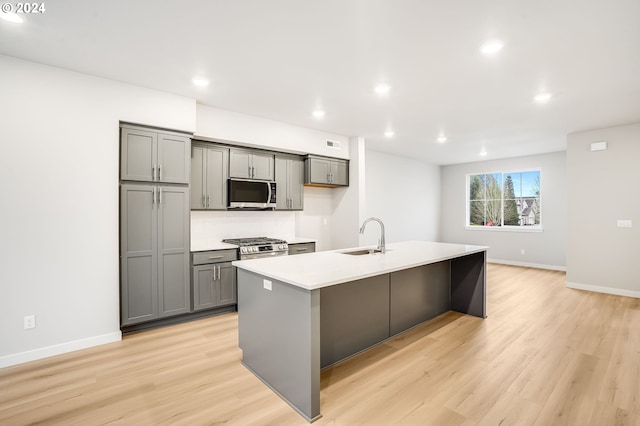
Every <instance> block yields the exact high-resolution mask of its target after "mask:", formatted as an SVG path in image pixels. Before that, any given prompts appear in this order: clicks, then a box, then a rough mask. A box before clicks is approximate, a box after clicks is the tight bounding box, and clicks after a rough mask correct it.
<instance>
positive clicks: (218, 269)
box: [218, 265, 220, 280]
mask: <svg viewBox="0 0 640 426" xmlns="http://www.w3.org/2000/svg"><path fill="white" fill-rule="evenodd" d="M218 280H220V265H218Z"/></svg>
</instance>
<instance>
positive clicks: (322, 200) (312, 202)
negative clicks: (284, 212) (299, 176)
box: [295, 186, 334, 251]
mask: <svg viewBox="0 0 640 426" xmlns="http://www.w3.org/2000/svg"><path fill="white" fill-rule="evenodd" d="M333 191H334V190H333V189H330V188H317V187H313V186H305V187H304V210H303V211H301V212H296V213H295V235H296V236H298V237H307V238H313V239H314V240H316V250H317V251H323V250H332V249H333V248H334V244H333V241H332V239H331V236H332V232H331V229H332V225H333V195H334V192H333Z"/></svg>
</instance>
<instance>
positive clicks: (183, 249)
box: [120, 183, 191, 325]
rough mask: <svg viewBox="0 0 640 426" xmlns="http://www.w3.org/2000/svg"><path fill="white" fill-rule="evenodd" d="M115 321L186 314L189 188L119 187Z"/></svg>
mask: <svg viewBox="0 0 640 426" xmlns="http://www.w3.org/2000/svg"><path fill="white" fill-rule="evenodd" d="M120 205H121V209H120V211H121V213H120V214H121V217H120V245H121V248H120V261H121V268H120V271H121V277H120V285H121V291H120V295H121V324H122V325H132V324H138V323H141V322H145V321H150V320H153V319H157V318H162V317H168V316H172V315H178V314H182V313H187V312H189V310H190V300H191V299H190V297H189V293H190V292H189V189H188V188H187V187H184V186H181V187H172V186H158V185H145V184H136V183H127V184H122V185H121V187H120Z"/></svg>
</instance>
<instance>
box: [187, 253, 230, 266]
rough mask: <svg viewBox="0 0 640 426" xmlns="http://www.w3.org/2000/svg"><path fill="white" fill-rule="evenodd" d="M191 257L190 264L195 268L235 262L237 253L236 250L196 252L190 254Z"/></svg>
mask: <svg viewBox="0 0 640 426" xmlns="http://www.w3.org/2000/svg"><path fill="white" fill-rule="evenodd" d="M191 256H192V257H191V264H192V265H194V266H195V265H204V264H207V263H219V262H231V261H233V260H237V256H238V251H237V250H236V249H229V250H212V251H198V252H195V253H192V254H191Z"/></svg>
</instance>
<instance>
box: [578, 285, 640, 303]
mask: <svg viewBox="0 0 640 426" xmlns="http://www.w3.org/2000/svg"><path fill="white" fill-rule="evenodd" d="M567 287H568V288H573V289H576V290H587V291H595V292H596V293H606V294H614V295H616V296H627V297H635V298H636V299H640V291H637V290H625V289H623V288H614V287H603V286H599V285H589V284H580V283H572V282H569V281H567Z"/></svg>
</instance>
